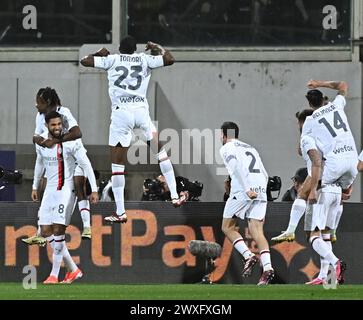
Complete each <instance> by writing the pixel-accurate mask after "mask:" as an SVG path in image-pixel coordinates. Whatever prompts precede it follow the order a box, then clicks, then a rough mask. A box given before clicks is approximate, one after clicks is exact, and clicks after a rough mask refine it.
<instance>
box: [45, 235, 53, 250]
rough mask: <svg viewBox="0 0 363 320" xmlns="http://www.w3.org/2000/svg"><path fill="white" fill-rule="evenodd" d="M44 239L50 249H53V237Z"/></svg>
mask: <svg viewBox="0 0 363 320" xmlns="http://www.w3.org/2000/svg"><path fill="white" fill-rule="evenodd" d="M45 239H47V242H48V243H49V245H50V247H51V248H52V249H54V237H53V235H51V236H49V237H46V238H45Z"/></svg>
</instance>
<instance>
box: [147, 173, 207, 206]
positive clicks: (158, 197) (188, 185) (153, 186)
mask: <svg viewBox="0 0 363 320" xmlns="http://www.w3.org/2000/svg"><path fill="white" fill-rule="evenodd" d="M175 181H176V189H177V192H178V194H180V192H182V191H188V193H189V199H188V200H189V201H199V199H198V198H199V197H200V196H201V195H202V190H203V184H202V183H200V182H198V181H193V182H192V181H189V179H187V178H184V177H180V176H179V177H176V178H175ZM167 200H170V192H165V190H164V187H163V182H161V181H159V180H158V179H145V180H144V193H143V195H142V201H167Z"/></svg>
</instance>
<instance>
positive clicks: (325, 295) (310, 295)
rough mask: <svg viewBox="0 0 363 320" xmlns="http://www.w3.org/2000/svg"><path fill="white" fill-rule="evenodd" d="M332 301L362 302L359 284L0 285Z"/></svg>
mask: <svg viewBox="0 0 363 320" xmlns="http://www.w3.org/2000/svg"><path fill="white" fill-rule="evenodd" d="M5 299H11V300H13V299H19V300H26V299H32V300H38V299H42V300H43V299H50V300H63V299H65V300H69V299H71V300H74V299H80V300H92V299H97V300H104V299H106V300H186V299H187V300H258V299H263V300H334V299H349V300H353V299H355V300H356V299H362V300H363V285H344V286H340V287H338V288H337V289H335V290H333V289H330V290H326V289H324V288H323V287H322V286H314V287H312V286H306V285H270V286H267V287H257V286H254V285H225V284H214V285H198V284H196V285H190V284H158V285H151V284H147V285H141V284H137V285H122V284H82V283H74V284H71V285H47V286H46V285H43V284H38V285H37V288H36V289H29V290H25V289H24V288H23V287H22V284H21V283H0V300H5Z"/></svg>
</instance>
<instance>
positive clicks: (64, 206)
mask: <svg viewBox="0 0 363 320" xmlns="http://www.w3.org/2000/svg"><path fill="white" fill-rule="evenodd" d="M76 199H77V198H76V196H75V194H74V192H73V190H71V189H70V188H69V187H67V186H63V188H62V190H59V191H58V190H54V189H53V190H49V189H47V188H46V189H45V192H44V195H43V199H42V203H41V205H40V208H39V213H38V216H39V223H38V224H39V225H41V226H42V225H52V224H62V225H65V226H68V225H69V223H70V221H71V217H72V214H73V211H74V208H75V205H76V203H77V202H76Z"/></svg>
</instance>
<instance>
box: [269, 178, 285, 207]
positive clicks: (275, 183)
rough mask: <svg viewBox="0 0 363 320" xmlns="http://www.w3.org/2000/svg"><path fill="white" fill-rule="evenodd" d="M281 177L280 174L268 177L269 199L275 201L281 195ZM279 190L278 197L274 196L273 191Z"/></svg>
mask: <svg viewBox="0 0 363 320" xmlns="http://www.w3.org/2000/svg"><path fill="white" fill-rule="evenodd" d="M281 186H282V183H281V178H280V177H278V176H273V177H268V182H267V191H266V194H267V201H274V200H276V199H277V198H278V197H279V196H280V190H281ZM273 191H275V192H278V193H277V196H276V197H273V196H272V192H273Z"/></svg>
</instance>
